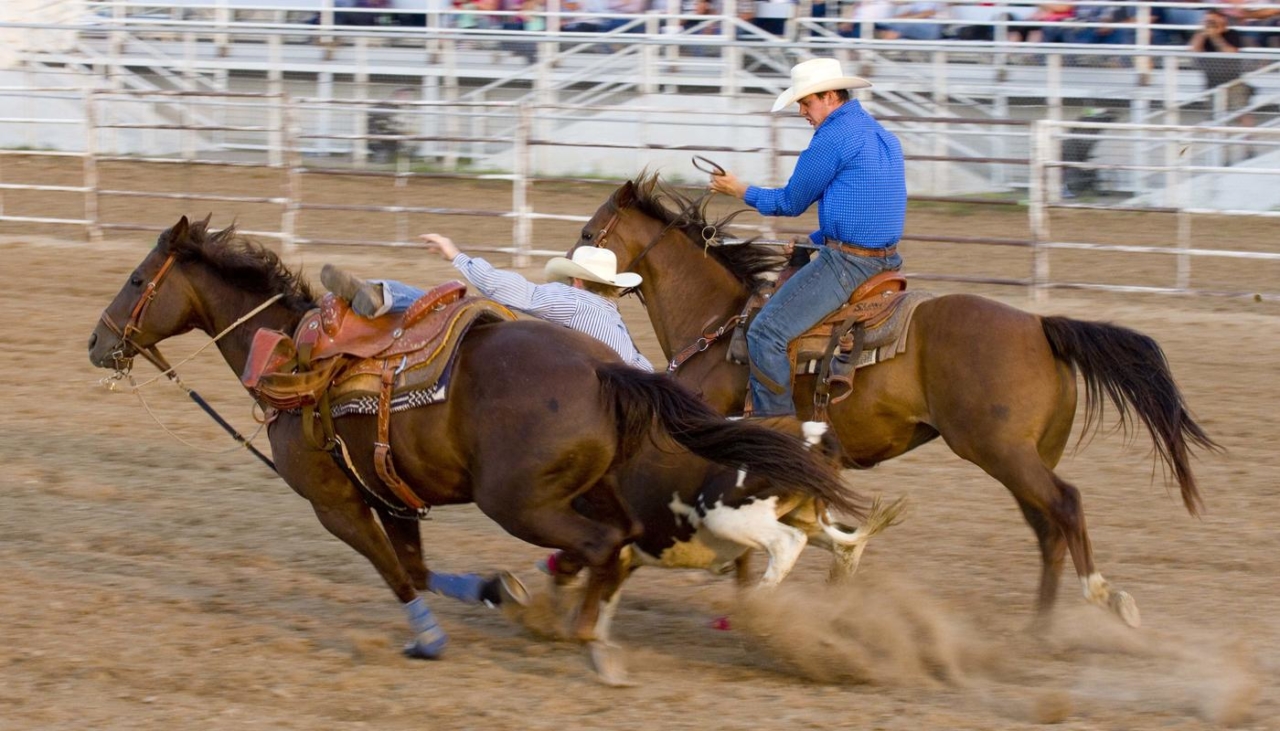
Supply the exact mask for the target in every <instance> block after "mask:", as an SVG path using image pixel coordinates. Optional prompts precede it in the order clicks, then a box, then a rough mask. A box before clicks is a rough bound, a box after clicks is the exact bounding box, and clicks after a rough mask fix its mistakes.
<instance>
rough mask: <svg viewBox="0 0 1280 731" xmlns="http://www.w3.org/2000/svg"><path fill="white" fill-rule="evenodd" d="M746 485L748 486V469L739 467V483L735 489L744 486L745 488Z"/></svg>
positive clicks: (735, 484)
mask: <svg viewBox="0 0 1280 731" xmlns="http://www.w3.org/2000/svg"><path fill="white" fill-rule="evenodd" d="M745 484H747V468H745V467H739V468H738V481H737V482H736V483H734V486H735V487H742V486H743V485H745Z"/></svg>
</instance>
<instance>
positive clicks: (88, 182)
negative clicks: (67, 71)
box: [84, 89, 102, 244]
mask: <svg viewBox="0 0 1280 731" xmlns="http://www.w3.org/2000/svg"><path fill="white" fill-rule="evenodd" d="M96 104H97V94H96V93H95V92H94V91H93V90H92V89H88V90H86V91H85V98H84V127H85V144H84V188H85V191H84V218H85V220H86V221H88V222H89V224H88V231H87V233H88V237H89V241H90V242H91V243H95V244H97V243H101V242H102V225H101V223H102V222H101V221H99V220H98V215H99V213H98V114H97V110H96V109H95V105H96Z"/></svg>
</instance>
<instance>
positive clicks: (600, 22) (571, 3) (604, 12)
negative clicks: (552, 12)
mask: <svg viewBox="0 0 1280 731" xmlns="http://www.w3.org/2000/svg"><path fill="white" fill-rule="evenodd" d="M560 7H561V9H562V10H564V11H565V12H568V13H581V14H580V15H575V16H574V17H572V18H570V19H568V20H566V21H564V24H563V25H562V26H561V29H562V30H565V31H567V32H569V33H604V32H605V31H608V30H612V29H613V28H616V27H618V24H616V23H615V21H617V20H618V19H617V18H611V17H609V0H564V2H562V3H561V5H560Z"/></svg>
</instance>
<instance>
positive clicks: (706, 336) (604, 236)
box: [583, 163, 746, 373]
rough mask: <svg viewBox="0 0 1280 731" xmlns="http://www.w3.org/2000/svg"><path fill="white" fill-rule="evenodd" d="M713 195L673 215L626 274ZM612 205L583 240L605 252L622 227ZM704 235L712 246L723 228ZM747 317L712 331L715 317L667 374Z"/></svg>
mask: <svg viewBox="0 0 1280 731" xmlns="http://www.w3.org/2000/svg"><path fill="white" fill-rule="evenodd" d="M711 164H713V165H714V164H715V163H711ZM716 167H717V168H719V166H718V165H716ZM721 170H722V171H723V168H721ZM712 194H713V192H712V191H707V192H706V193H703V194H702V195H701V196H698V198H697V199H695V200H692V201H689V205H687V206H685V208H684V210H682V211H680V215H678V216H673V217H672V218H671V220H670V221H669V222H668V223H667V224H666V225H665V226H663V227H662V229H661V230H660V231H658V233H657V234H655V235H654V237H653V238H652V239H650V240H649V243H647V244H645V246H644V248H643V249H641V250H640V254H639V255H637V256H636V258H634V259H632V260H631V263H629V264H628V265H627V267H626V269H624V270H623V271H634V270H635V268H636V265H638V264H639V263H640V261H641V260H642V259H644V257H645V256H646V255H648V253H649V252H650V251H652V250H653V247H655V246H657V245H658V242H659V241H661V240H662V239H663V237H665V236H666V235H667V233H668V232H669V231H671V229H672V228H674V227H675V225H676V224H678V223H680V222H681V221H684V220H686V218H687V216H688V215H689V214H690V213H691V212H692V211H696V210H698V209H699V208H700V207H701V206H702V203H703V201H705V200H706V199H707V197H708V196H710V195H712ZM609 206H610V207H611V208H612V209H613V215H611V216H609V220H607V221H605V222H604V225H603V226H601V227H600V228H599V229H597V230H596V231H595V233H592V234H587V233H585V232H584V234H583V238H585V239H586V240H587V241H589V242H591V244H592V245H593V246H595V247H597V248H601V249H603V248H605V245H606V244H607V243H608V239H609V234H610V233H612V232H613V228H614V226H616V225H618V221H619V220H620V219H621V217H622V210H621V209H619V208H618V206H617V205H616V204H614V203H613V202H612V201H610V202H609ZM701 234H702V243H703V245H704V246H710V244H711V242H712V241H714V240H715V238H716V236H717V235H719V229H718V228H717V227H716V226H713V225H711V224H706V225H704V226H703V227H702V231H701ZM629 292H635V295H636V297H637V298H639V300H640V304H641V305H644V306H645V307H648V306H649V305H648V303H647V302H645V300H644V295H643V294H642V293H641V292H640V289H639V288H638V287H633V288H632V289H630V290H628V293H629ZM745 317H746V316H745V314H740V315H734V316H733V317H730V318H729V319H728V320H726V321H725V322H724V323H722V324H721V325H720V326H719V327H716V328H712V325H714V323H715V320H714V318H713V319H712V321H711V322H708V323H707V325H706V326H705V327H704V332H703V335H702V337H700V338H698V339H697V340H695V341H694V342H693V343H691V344H689V345H688V346H686V347H684V348H683V349H681V350H680V351H679V352H677V353H676V354H675V355H674V356H673V357H672V358H671V360H670V361H669V362H668V363H667V373H675V371H676V369H678V368H679V367H680V366H682V365H684V362H685V361H687V360H688V359H689V358H692V357H693V356H694V355H697V354H698V353H701V352H703V351H705V350H707V349H708V348H710V347H711V344H712V343H714V342H715V341H717V340H719V339H720V338H721V337H723V336H724V335H725V334H726V333H729V332H731V331H732V330H733V328H734V327H736V326H737V325H738V323H740V322H742V321H743V320H744V319H745Z"/></svg>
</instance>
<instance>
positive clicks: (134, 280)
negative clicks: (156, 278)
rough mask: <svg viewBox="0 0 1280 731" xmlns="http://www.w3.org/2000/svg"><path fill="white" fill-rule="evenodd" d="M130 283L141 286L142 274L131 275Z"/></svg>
mask: <svg viewBox="0 0 1280 731" xmlns="http://www.w3.org/2000/svg"><path fill="white" fill-rule="evenodd" d="M129 284H132V285H133V286H135V287H141V286H142V276H141V275H139V274H134V275H132V276H130V277H129Z"/></svg>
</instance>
